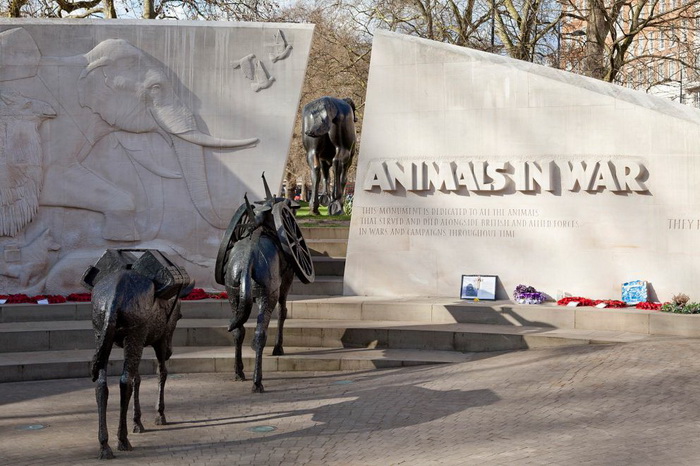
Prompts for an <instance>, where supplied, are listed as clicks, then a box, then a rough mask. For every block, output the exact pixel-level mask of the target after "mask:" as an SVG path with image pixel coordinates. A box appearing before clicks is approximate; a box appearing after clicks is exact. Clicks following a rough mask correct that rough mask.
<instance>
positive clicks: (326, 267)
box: [313, 256, 345, 293]
mask: <svg viewBox="0 0 700 466" xmlns="http://www.w3.org/2000/svg"><path fill="white" fill-rule="evenodd" d="M313 262H314V272H315V273H316V276H317V277H318V276H321V277H323V276H332V277H342V276H343V274H344V273H345V258H344V257H326V256H313ZM341 293H342V291H341Z"/></svg>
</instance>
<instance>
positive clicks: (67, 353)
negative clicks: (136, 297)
mask: <svg viewBox="0 0 700 466" xmlns="http://www.w3.org/2000/svg"><path fill="white" fill-rule="evenodd" d="M318 230H320V231H318ZM324 230H338V231H324ZM342 230H344V231H342ZM304 235H305V238H306V239H307V243H308V244H309V247H310V249H312V251H313V254H314V263H315V266H316V271H317V277H316V282H315V283H313V284H309V285H303V284H301V283H295V284H294V285H293V289H292V290H293V293H295V295H293V296H290V301H289V315H288V320H287V322H286V324H285V332H284V342H285V353H286V354H285V355H284V356H272V355H271V352H272V347H273V345H274V339H275V337H276V330H277V327H276V321H273V322H272V323H271V325H270V333H269V336H268V345H267V347H266V350H265V352H266V356H265V359H264V363H263V370H264V371H291V370H305V371H328V370H361V369H373V368H379V367H401V366H407V365H418V364H436V363H452V362H463V361H469V360H473V359H475V358H481V357H488V355H489V353H490V352H494V351H513V350H521V349H529V348H537V347H544V346H548V347H549V346H571V345H584V344H601V343H608V344H610V343H624V342H630V341H639V340H643V339H646V338H652V337H653V338H658V337H660V336H667V335H683V336H700V320H698V319H700V316H679V315H668V314H662V313H658V312H653V311H638V310H607V309H594V308H566V307H557V306H554V305H544V306H522V305H514V304H512V303H510V302H496V303H483V302H482V303H472V302H465V301H461V300H458V299H445V298H411V299H401V298H378V297H362V296H341V293H342V271H343V268H344V263H345V261H344V256H345V247H346V243H347V229H335V228H333V229H331V228H315V229H309V230H308V231H305V232H304ZM301 293H303V295H302V294H301ZM182 312H183V319H182V320H181V321H180V322H179V323H178V327H177V330H176V333H175V335H174V340H173V343H174V346H175V348H174V355H173V357H172V359H171V360H170V362H169V368H170V371H171V372H172V373H178V372H181V373H184V372H229V373H232V372H233V348H232V337H231V334H230V333H229V332H228V331H227V326H228V320H229V318H230V316H231V311H230V308H229V304H228V302H227V301H221V300H203V301H183V305H182ZM253 312H254V313H255V312H256V311H255V310H254V311H253ZM254 325H255V318H254V317H252V318H251V319H250V322H249V323H248V325H247V326H248V327H249V328H251V329H252V327H253V326H254ZM252 334H253V332H252V331H249V332H247V334H246V337H247V339H248V340H250V338H252ZM248 343H249V341H248V342H246V345H245V346H244V348H245V351H244V364H245V366H246V369H247V371H248V372H251V371H252V367H253V366H252V365H253V357H254V355H253V352H252V350H250V349H249V344H248ZM93 351H94V335H93V331H92V327H91V306H90V304H89V303H78V304H76V303H67V304H53V305H26V304H25V305H9V306H8V305H1V306H0V382H7V381H20V380H40V379H49V378H62V377H87V376H88V373H89V365H90V359H91V357H92V354H93ZM122 363H123V360H122V352H121V350H120V349H119V348H114V349H113V351H112V355H111V358H110V366H109V372H110V374H112V375H116V374H119V373H120V372H121V365H122ZM155 371H156V361H155V357H154V355H153V352H152V351H151V350H150V349H146V350H145V351H144V355H143V360H142V364H141V373H142V374H144V375H145V374H153V373H155Z"/></svg>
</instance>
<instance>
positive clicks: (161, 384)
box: [154, 345, 168, 426]
mask: <svg viewBox="0 0 700 466" xmlns="http://www.w3.org/2000/svg"><path fill="white" fill-rule="evenodd" d="M163 346H164V345H163ZM163 346H161V345H158V346H154V349H155V351H156V358H158V403H157V404H156V410H157V411H158V414H157V415H156V425H157V426H164V425H165V424H167V421H166V420H165V381H166V380H168V368H167V367H165V360H166V350H165V349H164V348H163Z"/></svg>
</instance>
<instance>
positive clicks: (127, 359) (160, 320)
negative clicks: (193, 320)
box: [82, 249, 194, 459]
mask: <svg viewBox="0 0 700 466" xmlns="http://www.w3.org/2000/svg"><path fill="white" fill-rule="evenodd" d="M134 252H137V253H142V254H141V256H140V257H137V256H136V255H135V254H134ZM82 281H83V285H84V286H86V287H87V288H89V289H91V290H92V306H93V311H92V323H93V328H94V331H95V340H96V350H95V355H94V356H93V359H92V368H91V372H92V381H93V382H95V381H97V386H96V387H95V397H96V399H97V412H98V440H99V442H100V454H99V457H98V458H99V459H112V458H114V453H113V452H112V449H111V448H110V446H109V443H108V440H109V434H108V431H107V398H108V396H109V390H108V388H107V363H108V361H109V355H110V352H111V351H112V345H113V344H116V345H117V346H119V347H122V348H124V368H123V371H122V375H121V378H120V379H119V392H120V395H121V396H120V410H119V428H118V430H117V439H118V440H119V444H118V449H119V450H122V451H128V450H132V446H131V443H129V439H128V438H127V426H126V415H127V410H128V408H129V402H130V399H131V395H132V393H133V396H134V433H141V432H144V430H145V429H144V427H143V424H142V423H141V405H140V402H139V387H140V384H141V376H140V375H139V363H140V362H141V355H142V353H143V348H144V346H152V347H153V349H154V351H155V354H156V358H157V359H158V404H157V405H156V408H157V410H158V415H157V416H156V419H155V423H156V424H157V425H163V424H165V423H166V420H165V404H164V394H163V393H164V389H165V381H166V379H167V377H168V370H167V368H166V366H165V362H166V361H167V360H168V359H170V356H171V355H172V353H173V345H172V339H173V333H174V332H175V327H176V325H177V322H178V320H180V318H181V317H182V314H181V313H180V300H179V298H180V296H184V295H186V294H187V293H189V291H191V289H192V287H193V286H194V283H191V282H190V279H189V277H188V275H187V272H185V270H184V269H182V268H180V267H178V266H176V265H175V264H173V263H172V262H170V260H169V259H168V258H167V257H165V255H163V254H162V253H161V252H160V251H158V250H155V249H153V250H134V249H128V250H126V249H108V250H107V251H106V252H105V254H104V255H103V256H102V258H100V260H99V261H98V262H97V264H95V266H92V267H89V268H88V270H87V271H86V272H85V275H84V276H83V280H82Z"/></svg>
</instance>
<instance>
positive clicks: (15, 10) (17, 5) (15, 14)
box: [8, 0, 27, 18]
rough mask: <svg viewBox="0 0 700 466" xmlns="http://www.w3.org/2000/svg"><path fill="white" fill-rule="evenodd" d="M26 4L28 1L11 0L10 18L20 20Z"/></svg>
mask: <svg viewBox="0 0 700 466" xmlns="http://www.w3.org/2000/svg"><path fill="white" fill-rule="evenodd" d="M25 3H27V0H10V11H9V12H8V16H9V17H10V18H19V17H20V10H21V9H22V7H23V6H24V4H25Z"/></svg>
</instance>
